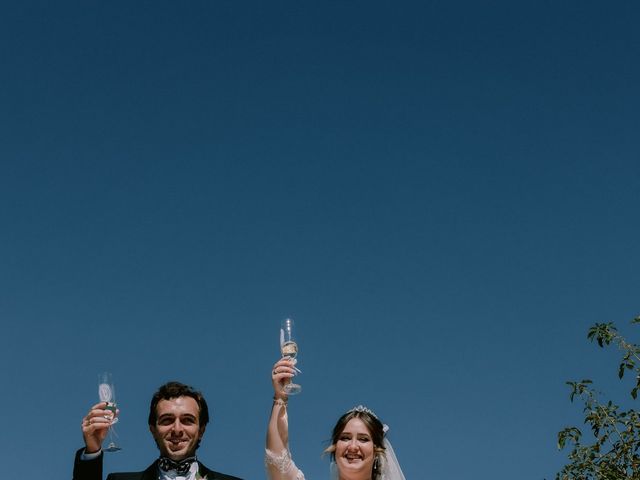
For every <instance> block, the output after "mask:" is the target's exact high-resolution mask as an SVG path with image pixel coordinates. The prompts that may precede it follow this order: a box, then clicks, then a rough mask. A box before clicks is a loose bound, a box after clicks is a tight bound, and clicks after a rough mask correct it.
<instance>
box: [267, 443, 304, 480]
mask: <svg viewBox="0 0 640 480" xmlns="http://www.w3.org/2000/svg"><path fill="white" fill-rule="evenodd" d="M264 465H265V467H267V473H268V476H269V479H270V480H305V478H304V473H302V472H301V471H300V470H299V469H298V467H296V464H295V463H293V460H292V459H291V453H289V450H284V451H283V452H282V453H281V454H280V455H278V454H276V453H274V452H272V451H271V450H269V449H265V454H264Z"/></svg>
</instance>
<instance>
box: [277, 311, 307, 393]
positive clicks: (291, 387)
mask: <svg viewBox="0 0 640 480" xmlns="http://www.w3.org/2000/svg"><path fill="white" fill-rule="evenodd" d="M293 327H294V323H293V320H292V319H290V318H286V319H284V320H283V321H282V325H280V351H281V352H282V357H283V358H289V359H291V360H293V361H294V363H295V362H297V359H296V357H297V356H298V342H296V337H295V335H294V329H293ZM293 368H294V369H295V370H296V372H297V373H302V372H301V371H300V370H298V369H297V368H296V367H295V366H294V367H293ZM282 389H283V390H284V392H285V393H286V394H287V395H297V394H298V393H300V392H301V391H302V387H301V386H300V385H298V384H297V383H293V381H291V380H289V381H288V382H287V383H285V384H284V387H282Z"/></svg>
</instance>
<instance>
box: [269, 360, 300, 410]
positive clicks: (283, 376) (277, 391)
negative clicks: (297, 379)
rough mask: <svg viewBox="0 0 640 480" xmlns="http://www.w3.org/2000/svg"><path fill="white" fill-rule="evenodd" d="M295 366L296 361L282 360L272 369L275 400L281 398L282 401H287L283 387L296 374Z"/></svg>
mask: <svg viewBox="0 0 640 480" xmlns="http://www.w3.org/2000/svg"><path fill="white" fill-rule="evenodd" d="M294 365H295V360H292V359H290V358H281V359H280V360H278V361H277V362H276V363H275V365H274V366H273V368H272V369H271V383H272V384H273V396H274V398H280V399H282V400H286V399H287V394H286V393H284V391H283V387H284V385H285V383H287V381H288V379H290V378H291V377H293V376H294V375H295V374H296V371H295V368H294Z"/></svg>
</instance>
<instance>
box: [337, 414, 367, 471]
mask: <svg viewBox="0 0 640 480" xmlns="http://www.w3.org/2000/svg"><path fill="white" fill-rule="evenodd" d="M334 454H335V458H336V465H337V466H338V471H339V472H340V474H341V476H348V477H350V478H351V477H354V476H356V475H357V476H358V477H361V478H371V473H372V471H373V460H374V458H375V448H374V445H373V439H372V438H371V433H370V432H369V429H368V428H367V426H366V425H365V424H364V423H363V422H362V420H360V419H359V418H357V417H356V418H352V419H351V420H349V422H347V424H346V425H345V427H344V430H342V433H341V434H340V436H339V437H338V441H337V442H336V450H335V452H334Z"/></svg>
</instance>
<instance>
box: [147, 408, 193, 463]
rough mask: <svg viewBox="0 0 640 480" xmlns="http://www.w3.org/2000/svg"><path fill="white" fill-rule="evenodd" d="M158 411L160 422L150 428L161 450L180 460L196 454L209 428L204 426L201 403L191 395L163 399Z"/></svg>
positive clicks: (168, 455) (158, 420) (157, 421)
mask: <svg viewBox="0 0 640 480" xmlns="http://www.w3.org/2000/svg"><path fill="white" fill-rule="evenodd" d="M156 413H157V420H156V424H155V425H150V426H149V430H151V434H152V435H153V438H154V439H155V441H156V444H157V445H158V448H159V449H160V453H161V454H162V455H164V456H165V457H168V458H170V459H171V460H176V461H180V460H183V459H185V458H187V457H191V456H193V455H195V452H196V448H197V445H198V442H199V441H200V439H201V438H202V435H204V429H205V427H204V426H203V427H200V408H199V407H198V403H197V402H196V401H195V400H194V399H193V398H191V397H177V398H172V399H170V400H160V401H159V402H158V405H157V406H156Z"/></svg>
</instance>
